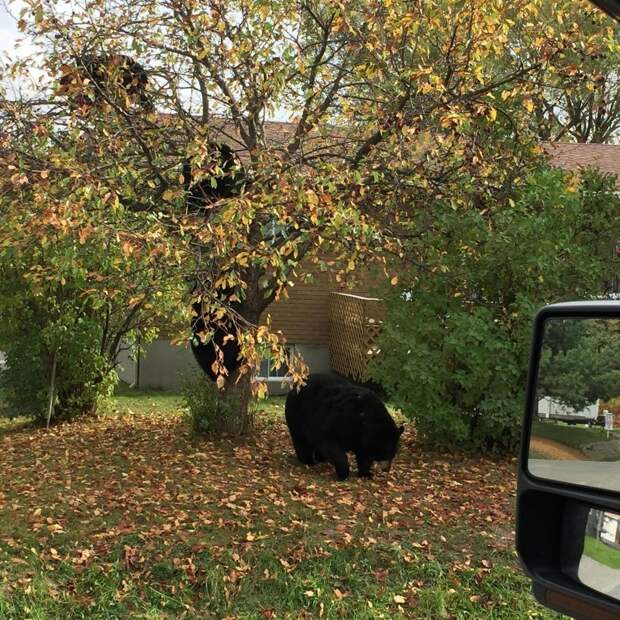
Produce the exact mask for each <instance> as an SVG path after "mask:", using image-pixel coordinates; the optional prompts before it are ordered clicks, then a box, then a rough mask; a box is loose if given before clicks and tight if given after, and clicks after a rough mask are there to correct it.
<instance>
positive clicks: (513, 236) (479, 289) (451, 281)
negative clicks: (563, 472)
mask: <svg viewBox="0 0 620 620" xmlns="http://www.w3.org/2000/svg"><path fill="white" fill-rule="evenodd" d="M573 183H574V181H573V179H571V177H570V176H569V175H567V174H566V173H563V172H560V171H558V170H549V169H543V170H541V171H540V172H538V173H536V174H533V175H531V176H530V177H528V178H527V179H526V182H525V185H524V187H523V188H522V189H521V190H520V191H516V192H513V194H512V197H511V198H510V201H509V200H506V202H497V203H493V202H487V203H486V204H485V205H484V207H485V208H484V209H482V210H480V211H478V210H476V209H470V210H469V211H467V212H462V211H461V212H459V211H454V210H452V208H451V207H450V205H449V203H447V204H446V203H441V202H437V203H436V209H435V215H436V220H435V222H434V224H435V226H434V227H433V229H432V230H431V231H429V232H428V233H427V234H426V235H425V236H424V237H422V238H420V239H416V240H415V241H412V242H410V243H407V244H406V245H405V251H406V261H407V263H406V264H407V265H408V269H406V270H403V273H402V274H401V278H402V281H403V283H402V288H400V289H399V291H398V292H388V294H387V295H388V315H387V319H386V321H385V324H384V333H383V335H382V337H381V339H380V343H379V346H380V348H381V352H382V353H381V356H380V357H379V358H378V359H377V361H376V364H375V367H374V370H373V376H374V378H375V379H377V380H379V381H380V382H381V383H382V384H383V385H384V386H386V387H387V389H388V393H389V394H390V395H391V396H392V397H393V398H394V399H395V400H396V402H397V403H398V404H399V406H401V407H402V409H403V411H404V412H406V413H407V415H409V416H410V417H411V418H413V419H415V421H416V426H417V428H418V430H419V431H420V432H421V433H422V434H423V435H424V437H425V438H426V439H427V440H428V441H430V442H431V443H434V444H438V445H443V446H455V445H469V446H471V447H475V448H477V449H480V448H495V449H514V447H515V446H516V444H517V442H518V439H519V431H520V425H519V420H520V416H521V414H522V400H521V399H522V396H523V385H524V382H525V377H526V370H527V356H528V351H529V346H530V330H531V320H532V317H533V315H534V313H535V312H536V310H537V309H538V308H540V307H541V306H543V305H544V304H546V303H551V302H556V301H562V300H569V299H574V298H586V297H589V296H593V295H594V296H598V295H602V294H604V292H605V286H606V283H607V282H608V281H609V279H610V277H611V276H612V273H613V263H612V259H611V257H610V255H609V243H610V241H611V240H614V239H615V238H616V236H615V233H614V232H613V231H614V230H617V229H618V227H619V226H620V201H619V200H618V197H617V196H616V195H615V193H614V180H613V179H611V178H603V177H601V176H599V175H596V174H594V173H592V172H586V173H585V174H584V175H583V178H582V179H581V181H580V183H579V185H578V186H577V191H571V190H572V189H573V187H572V184H573ZM420 217H423V216H420ZM405 290H406V291H408V294H407V295H404V294H402V292H403V291H405ZM589 363H591V360H590V361H589Z"/></svg>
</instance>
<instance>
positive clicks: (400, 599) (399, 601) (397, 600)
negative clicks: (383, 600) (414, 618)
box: [394, 594, 407, 605]
mask: <svg viewBox="0 0 620 620" xmlns="http://www.w3.org/2000/svg"><path fill="white" fill-rule="evenodd" d="M394 602H395V603H396V604H397V605H404V604H405V603H406V602H407V599H406V598H405V597H404V596H402V595H401V594H395V595H394Z"/></svg>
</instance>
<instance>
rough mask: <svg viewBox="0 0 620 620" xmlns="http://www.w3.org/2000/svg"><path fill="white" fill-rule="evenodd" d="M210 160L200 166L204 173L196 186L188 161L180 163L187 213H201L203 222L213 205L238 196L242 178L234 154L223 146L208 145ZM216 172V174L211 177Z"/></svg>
mask: <svg viewBox="0 0 620 620" xmlns="http://www.w3.org/2000/svg"><path fill="white" fill-rule="evenodd" d="M208 146H209V151H210V154H211V158H210V159H209V160H207V161H205V162H204V163H203V170H202V171H203V172H205V173H207V174H206V176H203V178H202V179H200V180H199V181H197V182H195V183H194V182H193V180H194V176H195V175H194V171H193V170H192V166H191V164H190V162H189V161H188V160H185V162H184V163H183V181H184V185H185V195H186V205H187V210H188V212H191V213H195V212H203V213H204V216H205V218H206V219H208V218H209V216H210V215H211V212H210V209H211V205H212V203H214V202H215V201H217V200H219V199H220V198H232V197H233V196H236V195H238V194H239V193H240V191H241V188H242V185H243V183H244V182H245V180H246V178H245V174H244V171H243V167H242V165H241V162H240V161H239V159H238V158H237V156H236V155H235V152H234V151H233V150H232V149H231V148H230V146H228V145H227V144H224V143H223V142H222V143H220V142H209V145H208ZM217 168H219V170H220V171H221V172H219V171H218V172H219V174H210V173H213V172H215V170H216V169H217Z"/></svg>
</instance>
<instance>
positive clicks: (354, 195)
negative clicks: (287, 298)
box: [0, 0, 613, 428]
mask: <svg viewBox="0 0 620 620" xmlns="http://www.w3.org/2000/svg"><path fill="white" fill-rule="evenodd" d="M579 11H586V12H587V13H588V14H591V9H588V8H586V6H585V5H584V6H581V5H579V7H577V8H575V4H574V3H573V2H568V1H566V2H560V3H554V4H553V7H551V5H550V4H549V3H548V2H546V1H544V0H516V1H515V2H510V3H508V2H486V1H478V0H476V1H474V2H465V3H460V2H458V3H457V2H451V1H447V0H433V1H429V2H414V3H411V2H405V1H400V0H399V1H390V2H375V1H372V0H369V1H363V2H336V1H331V0H324V1H321V2H314V1H312V2H303V3H301V4H300V3H296V2H288V1H283V2H275V1H273V0H234V1H232V2H228V1H227V2H221V1H220V0H207V1H204V2H197V1H195V0H171V1H169V2H146V1H137V2H127V3H123V2H121V3H107V2H102V3H87V4H84V5H77V6H74V7H72V8H71V11H67V10H65V9H64V8H62V7H60V6H57V4H56V3H55V2H54V1H53V0H27V1H26V2H25V6H24V8H23V10H22V12H21V15H20V22H19V24H20V28H21V29H22V31H23V32H24V33H25V34H26V35H27V36H28V37H29V38H30V39H31V40H32V41H33V43H34V44H35V45H36V46H38V48H37V49H38V50H39V52H40V53H39V54H38V55H37V56H36V58H32V59H30V61H29V62H16V63H15V64H14V65H12V66H10V67H8V68H7V70H6V72H5V73H6V77H7V78H14V79H19V80H21V81H22V82H23V81H24V80H27V79H28V77H30V78H31V79H34V78H35V76H36V82H37V83H36V88H34V89H33V90H31V91H28V90H27V89H22V90H21V92H22V93H23V94H21V95H20V96H17V97H16V96H14V95H13V94H12V93H9V92H8V91H7V92H5V93H3V96H2V99H1V101H0V108H1V123H2V128H1V129H2V143H1V149H0V155H1V160H0V161H1V163H2V167H1V168H2V171H3V172H2V176H1V178H0V210H1V214H2V217H1V223H0V248H1V249H2V250H1V251H2V254H1V255H0V262H1V263H2V264H7V263H8V264H15V265H17V263H11V260H12V259H11V253H12V252H17V253H21V256H24V257H26V258H27V259H28V260H25V261H24V262H23V263H20V264H19V266H18V271H19V277H20V278H25V279H26V280H28V281H31V280H36V281H37V283H41V282H42V283H44V284H45V286H44V287H43V288H39V289H37V292H36V294H37V295H42V296H43V299H44V300H48V299H50V298H55V297H56V298H57V297H59V296H60V297H62V298H63V299H66V297H67V295H68V296H69V297H71V299H73V300H74V305H76V306H77V305H79V304H82V303H84V304H85V307H87V308H89V310H88V312H91V313H92V312H94V313H96V314H97V316H98V317H99V321H100V323H101V324H103V325H105V317H106V313H110V314H111V315H115V316H116V310H115V308H116V306H115V305H114V304H117V303H118V305H119V306H123V305H124V309H125V310H127V309H128V308H129V309H130V311H129V312H125V314H124V319H123V318H119V321H120V325H121V328H120V330H117V331H116V333H117V334H118V333H121V332H124V331H126V332H127V333H133V332H132V330H133V331H135V330H134V329H133V326H135V321H134V319H136V320H137V315H138V314H139V315H140V317H141V318H140V321H141V325H142V326H143V327H144V329H145V330H147V331H148V330H151V331H149V332H148V333H151V334H154V333H155V332H154V331H153V330H157V329H159V328H161V327H162V326H163V324H166V327H167V329H170V328H173V331H175V332H176V334H177V336H178V340H179V341H183V340H185V339H186V338H187V329H178V328H175V320H174V319H173V318H172V317H171V315H170V312H168V309H169V307H170V306H174V307H176V308H177V314H176V316H175V318H177V319H178V318H179V317H181V318H182V319H183V320H180V321H179V322H178V323H176V325H177V326H178V325H179V324H183V325H187V322H186V319H187V315H184V312H185V310H184V308H187V307H189V305H190V303H191V301H196V300H195V299H193V300H192V299H190V295H189V294H187V295H186V302H184V304H185V303H186V304H187V305H186V306H184V305H180V304H179V303H177V302H176V301H174V300H178V295H179V292H180V290H181V289H182V287H183V286H185V285H188V287H187V289H186V290H191V288H192V287H191V284H195V283H196V282H198V283H199V285H200V290H201V291H202V293H203V304H206V307H205V312H206V313H207V314H209V315H212V316H215V317H217V316H220V317H222V316H225V315H226V316H228V317H229V318H230V320H232V321H233V322H234V323H235V325H236V326H237V327H238V334H239V341H240V345H241V355H242V358H243V362H244V363H243V364H242V366H241V367H240V369H239V370H238V371H235V372H234V373H232V374H231V375H230V376H225V374H224V376H223V377H222V379H221V381H220V386H221V387H223V388H224V389H237V390H239V391H241V392H242V393H243V398H242V399H241V402H242V406H241V409H240V412H239V415H240V423H239V428H244V427H245V423H244V420H243V419H244V416H245V415H246V412H247V404H248V402H249V393H250V389H251V388H253V391H254V392H255V393H256V392H259V393H260V392H261V391H262V392H264V386H262V387H261V386H260V385H258V384H256V383H255V382H254V380H252V379H251V378H250V375H251V370H252V369H253V368H255V367H256V366H257V365H258V363H259V360H260V356H261V355H262V354H263V353H264V352H266V351H267V352H269V351H270V352H271V354H272V355H273V356H274V357H275V358H276V359H278V360H280V361H282V362H284V363H287V364H289V365H290V372H291V374H292V375H293V377H294V378H295V379H296V380H298V379H300V378H301V375H302V373H303V372H304V367H303V364H302V363H301V360H287V359H286V358H285V355H284V352H283V349H282V346H281V345H282V338H281V336H280V335H278V334H277V333H273V331H272V330H271V329H270V326H269V323H268V320H267V319H264V318H263V319H261V317H265V316H266V314H265V313H266V311H267V310H268V307H269V305H270V303H271V302H273V301H274V300H276V299H278V298H280V297H282V296H284V295H286V290H287V287H289V286H290V283H292V282H294V281H296V280H298V279H299V278H302V277H304V276H305V275H306V274H305V272H304V269H305V267H304V265H308V264H312V263H313V262H318V263H322V264H323V266H324V267H326V268H328V269H329V270H331V271H332V272H333V274H334V277H335V279H336V280H340V281H345V282H347V281H350V280H351V279H352V278H353V274H354V272H355V271H356V269H359V268H365V266H366V265H368V264H369V263H370V262H375V263H378V264H379V265H380V266H382V267H383V268H384V270H385V271H386V273H388V275H389V276H390V279H393V270H392V268H391V267H390V266H389V260H388V258H389V257H396V258H398V257H400V256H402V240H403V239H411V238H415V237H417V236H419V235H423V234H424V231H425V230H426V228H427V227H428V226H429V225H431V223H432V222H433V220H434V217H435V215H434V211H435V203H436V201H438V200H441V201H447V202H448V203H449V204H450V208H452V209H455V210H457V211H459V210H462V211H463V212H468V211H470V210H472V209H482V208H483V207H484V204H485V202H486V201H487V200H492V199H493V198H494V197H495V196H497V195H498V194H501V193H502V192H505V191H506V188H507V187H511V186H512V185H515V184H518V183H519V182H520V181H521V180H522V179H523V178H524V172H525V171H527V169H528V168H529V167H531V165H532V161H533V157H534V154H533V152H532V148H531V146H532V140H533V134H532V132H531V131H530V130H529V129H528V127H529V120H530V114H531V112H532V110H533V108H534V100H535V96H536V94H537V93H538V92H539V91H540V89H542V88H544V85H545V80H546V78H547V77H548V76H549V75H567V76H569V75H570V70H569V67H570V66H572V65H574V63H575V62H576V60H575V59H576V57H577V56H576V53H577V52H579V53H585V54H595V53H597V52H600V50H601V49H607V48H608V47H609V46H610V45H612V41H613V30H612V28H611V27H610V26H609V25H608V24H607V23H606V22H604V20H603V19H602V18H600V17H598V16H596V15H594V14H592V20H593V23H594V26H593V27H592V28H591V29H590V31H589V32H588V33H587V36H582V35H583V33H581V32H579V29H578V26H577V24H576V22H575V19H574V15H575V14H576V12H579ZM541 24H544V27H541ZM527 49H535V50H536V53H535V54H525V53H524V54H521V53H519V52H520V51H523V50H527ZM93 58H96V59H97V58H98V59H114V58H117V59H118V58H131V62H132V63H133V62H135V63H137V66H139V67H142V68H143V69H144V71H145V72H146V76H147V77H148V80H147V81H146V82H145V81H144V80H143V74H142V73H136V75H135V79H134V78H133V77H132V75H133V74H131V71H130V74H129V79H127V76H126V74H124V73H123V71H125V70H127V68H128V67H129V66H130V65H129V63H128V61H127V62H125V61H123V62H111V63H110V65H109V68H108V69H107V70H106V71H107V72H108V73H107V74H106V75H107V77H106V75H102V74H101V67H99V66H97V67H95V68H94V67H93V64H92V59H93ZM131 66H134V65H131ZM68 68H75V70H76V71H77V74H78V78H76V79H68V80H67V79H66V78H63V76H67V75H69V74H70V75H74V73H72V71H73V69H68ZM104 73H105V72H104ZM572 77H573V78H574V79H578V78H579V77H580V76H579V75H577V74H575V75H574V76H572ZM63 79H64V82H63ZM61 86H62V87H61ZM138 87H139V88H140V89H142V90H143V92H141V93H140V96H138V97H135V96H133V95H132V89H133V91H134V92H133V94H135V89H136V88H138ZM142 87H143V88H142ZM80 88H84V89H86V91H87V92H85V93H83V94H85V96H84V97H82V98H80V97H79V96H77V97H76V95H79V92H76V90H77V91H79V89H80ZM146 103H148V105H146ZM283 109H284V110H288V111H290V117H291V124H290V125H287V128H286V131H285V132H284V133H283V135H282V136H281V138H280V140H276V141H273V140H269V139H268V135H267V131H266V126H267V120H266V119H267V118H269V117H270V116H271V115H274V114H276V113H277V112H278V111H279V110H283ZM214 140H215V141H216V142H220V143H226V144H228V145H230V146H231V147H232V148H233V149H234V150H235V151H236V152H237V153H238V155H239V157H240V158H241V160H242V161H243V166H244V170H245V172H246V174H247V182H246V183H245V184H244V186H243V187H242V188H240V191H239V193H237V194H236V195H234V196H226V197H224V198H221V199H220V200H217V201H216V202H215V203H213V204H211V205H210V209H209V217H208V219H207V218H205V217H204V214H203V215H202V216H201V214H199V213H196V212H195V211H194V210H191V209H188V201H187V198H188V195H187V193H188V192H187V179H185V177H184V174H183V170H184V164H185V163H186V162H189V164H190V166H191V169H192V171H195V173H196V177H195V178H194V181H198V182H199V181H201V180H204V179H205V178H209V177H212V180H215V181H216V179H217V178H218V177H219V178H222V175H223V174H224V171H223V170H222V169H221V168H220V169H218V167H217V166H216V167H215V168H214V167H213V166H212V165H211V158H212V148H210V145H211V144H212V143H213V141H214ZM224 176H225V175H224ZM216 182H217V181H216ZM26 213H27V214H28V218H29V222H30V224H29V225H28V228H29V230H28V235H27V236H24V235H21V233H20V230H21V226H22V224H23V219H24V218H25V215H26ZM420 214H424V215H423V217H419V216H420ZM414 215H415V217H414ZM59 235H61V236H62V240H63V243H66V244H67V247H70V248H71V250H70V251H69V250H67V252H64V253H61V254H60V255H59V256H58V257H57V259H55V260H56V261H57V262H58V263H59V265H60V268H57V267H56V266H55V265H53V263H50V262H49V261H48V260H47V258H48V257H47V252H48V250H45V252H46V255H45V257H43V256H40V255H38V254H37V253H35V254H34V255H31V253H30V248H31V247H33V246H37V247H46V243H49V242H50V240H51V239H52V238H53V237H57V236H59ZM108 242H109V244H110V248H109V249H108V248H107V245H106V243H108ZM55 247H59V246H55ZM54 251H56V250H54ZM85 255H88V257H89V258H87V257H86V256H85ZM328 255H329V256H330V257H334V259H333V262H330V263H329V264H326V260H327V259H326V256H328ZM114 257H116V258H114ZM91 259H92V262H89V261H91ZM74 260H75V262H76V264H77V265H81V267H80V269H79V273H78V272H75V273H73V272H72V274H71V277H72V278H77V281H76V282H75V286H73V287H71V286H69V285H68V284H67V283H68V282H71V278H67V275H68V274H67V271H70V270H71V269H72V267H71V265H72V264H73V262H74ZM330 260H331V259H330ZM171 290H172V291H173V292H172V294H171ZM222 290H226V291H233V292H232V294H230V295H227V296H224V297H223V296H222V294H221V292H222ZM32 294H35V293H34V292H33V293H32ZM156 295H159V297H157V299H155V298H154V296H156ZM111 299H112V300H114V301H113V302H110V300H111ZM104 302H105V303H104ZM232 302H235V303H238V304H239V306H238V311H235V312H232V311H231V303H232ZM45 303H46V304H47V301H46V302H45ZM110 303H112V305H110ZM80 307H81V306H80ZM133 308H136V311H135V313H131V310H132V309H133ZM121 314H123V313H120V314H119V317H120V315H121ZM128 314H131V315H132V318H131V319H130V321H129V325H130V326H131V329H128V330H125V329H124V327H123V326H124V325H125V323H124V322H123V321H126V320H127V318H128ZM181 315H183V316H181ZM50 320H51V319H50ZM206 336H207V337H208V336H209V334H207V335H206ZM114 341H115V340H114V339H112V341H111V342H110V343H108V344H106V347H109V345H111V344H113V343H114ZM58 346H60V345H57V344H55V343H54V342H51V341H50V342H48V343H46V345H45V348H46V354H47V357H48V358H52V357H53V355H54V351H55V350H56V349H57V348H58ZM106 356H107V358H106V359H108V363H110V364H111V365H113V364H114V353H111V350H110V349H109V348H108V353H107V354H106ZM44 370H45V368H44ZM46 372H47V377H48V379H50V382H51V376H50V375H51V370H48V371H46Z"/></svg>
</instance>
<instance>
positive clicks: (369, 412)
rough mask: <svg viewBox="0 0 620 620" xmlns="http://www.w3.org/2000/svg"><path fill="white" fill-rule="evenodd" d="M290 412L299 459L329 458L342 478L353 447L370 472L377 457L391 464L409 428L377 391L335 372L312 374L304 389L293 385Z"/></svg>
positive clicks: (311, 462) (364, 471)
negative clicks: (395, 417) (398, 422)
mask: <svg viewBox="0 0 620 620" xmlns="http://www.w3.org/2000/svg"><path fill="white" fill-rule="evenodd" d="M285 417H286V423H287V426H288V429H289V433H290V435H291V439H292V441H293V447H294V448H295V452H296V454H297V457H298V458H299V460H300V461H301V462H302V463H305V464H306V465H314V464H316V463H317V462H321V461H327V462H329V463H331V464H332V465H333V466H334V468H335V470H336V475H337V477H338V479H339V480H345V479H346V478H348V476H349V460H348V457H347V453H348V452H353V453H354V454H355V456H356V459H357V468H358V475H360V476H364V477H370V476H371V472H370V470H371V467H372V464H373V462H375V461H382V462H386V463H388V466H389V463H391V461H392V459H393V458H394V456H395V455H396V452H397V451H398V445H399V440H400V436H401V434H402V432H403V427H402V426H400V427H397V426H396V423H395V422H394V420H393V419H392V417H391V416H390V414H389V413H388V411H387V409H386V408H385V405H384V404H383V402H382V401H381V399H380V398H379V397H378V396H377V395H376V394H374V393H373V392H371V391H370V390H368V389H366V388H362V387H357V386H355V385H352V384H351V383H349V382H347V381H346V380H344V379H342V378H340V377H336V376H334V375H324V374H313V375H310V377H309V379H308V382H307V384H306V385H305V386H304V387H302V388H301V390H299V391H296V390H291V392H289V394H288V396H287V398H286V405H285Z"/></svg>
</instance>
